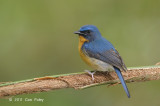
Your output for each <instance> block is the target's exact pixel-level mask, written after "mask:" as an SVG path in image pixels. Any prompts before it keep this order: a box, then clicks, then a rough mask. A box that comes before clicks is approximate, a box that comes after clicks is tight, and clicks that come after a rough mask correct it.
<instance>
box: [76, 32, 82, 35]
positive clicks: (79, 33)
mask: <svg viewBox="0 0 160 106" xmlns="http://www.w3.org/2000/svg"><path fill="white" fill-rule="evenodd" d="M74 34H78V35H82V34H83V33H81V32H80V31H76V32H74Z"/></svg>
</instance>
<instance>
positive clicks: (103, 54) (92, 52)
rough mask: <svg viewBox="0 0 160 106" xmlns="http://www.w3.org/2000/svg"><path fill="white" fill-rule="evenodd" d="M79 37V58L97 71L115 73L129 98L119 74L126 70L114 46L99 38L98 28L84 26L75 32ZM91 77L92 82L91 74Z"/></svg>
mask: <svg viewBox="0 0 160 106" xmlns="http://www.w3.org/2000/svg"><path fill="white" fill-rule="evenodd" d="M75 34H78V35H79V46H78V49H79V53H80V56H81V58H82V59H83V60H84V61H85V62H86V63H87V64H88V65H89V66H91V67H92V68H93V69H95V70H97V71H114V70H115V72H116V73H117V75H118V77H119V79H120V81H121V84H122V86H123V88H124V90H125V92H126V94H127V96H128V98H130V93H129V91H128V88H127V86H126V83H125V81H124V78H123V76H122V74H121V71H126V70H127V68H126V66H125V64H124V62H123V60H122V58H121V56H120V55H119V53H118V51H117V50H116V49H115V48H114V46H113V45H112V44H111V43H110V42H109V41H108V40H106V39H105V38H103V37H102V36H101V33H100V32H99V30H98V28H97V27H96V26H94V25H85V26H82V27H81V28H80V30H79V31H77V32H75ZM89 74H91V75H92V78H93V80H94V77H93V74H94V73H91V72H89Z"/></svg>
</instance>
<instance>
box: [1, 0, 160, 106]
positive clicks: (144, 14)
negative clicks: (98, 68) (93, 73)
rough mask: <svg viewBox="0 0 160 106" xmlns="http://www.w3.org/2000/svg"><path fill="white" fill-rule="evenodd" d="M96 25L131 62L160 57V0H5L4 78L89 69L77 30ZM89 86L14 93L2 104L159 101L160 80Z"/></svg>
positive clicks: (99, 105) (91, 105) (145, 104)
mask: <svg viewBox="0 0 160 106" xmlns="http://www.w3.org/2000/svg"><path fill="white" fill-rule="evenodd" d="M86 24H93V25H96V26H97V27H98V28H99V30H100V31H101V33H102V35H103V36H104V37H105V38H107V39H108V40H109V41H111V42H112V43H113V44H114V46H115V47H116V48H117V49H118V51H119V52H120V54H121V56H122V57H123V60H124V61H125V64H126V65H127V67H138V66H147V65H154V64H156V63H157V62H159V61H160V56H159V54H160V49H159V48H160V47H159V45H160V41H159V39H160V1H159V0H134V1H131V0H94V1H93V0H78V1H77V0H0V71H1V74H0V82H6V81H16V80H22V79H29V78H34V77H40V76H47V75H56V74H63V73H73V72H81V71H83V70H85V69H90V68H89V67H88V66H87V65H86V64H85V63H84V62H83V61H82V60H81V59H80V56H79V54H78V49H77V46H78V36H77V35H74V34H73V32H74V31H77V30H78V29H79V28H80V27H81V26H83V25H86ZM128 88H129V90H130V93H131V99H128V98H127V96H126V94H125V92H124V91H123V88H122V86H121V85H117V86H114V87H109V88H107V87H106V86H105V85H103V86H98V87H93V88H89V89H85V90H74V89H63V90H56V91H51V92H44V93H39V94H28V95H20V96H16V97H13V99H14V98H23V99H25V98H31V99H34V98H42V99H44V102H25V101H23V102H9V100H8V99H0V103H1V105H2V106H4V105H7V106H9V105H12V106H19V105H23V106H28V105H30V106H44V105H45V106H51V105H52V106H135V105H137V106H140V105H141V106H151V105H153V106H160V101H159V98H160V91H159V89H160V81H150V82H144V83H132V84H128Z"/></svg>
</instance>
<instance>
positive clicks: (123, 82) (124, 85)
mask: <svg viewBox="0 0 160 106" xmlns="http://www.w3.org/2000/svg"><path fill="white" fill-rule="evenodd" d="M114 69H115V71H116V73H117V75H118V77H119V79H120V81H121V84H122V86H123V88H124V90H125V92H126V94H127V96H128V98H130V94H129V91H128V88H127V85H126V83H125V81H124V79H123V76H122V74H121V71H120V70H119V69H118V68H116V67H114Z"/></svg>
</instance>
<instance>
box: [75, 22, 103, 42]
mask: <svg viewBox="0 0 160 106" xmlns="http://www.w3.org/2000/svg"><path fill="white" fill-rule="evenodd" d="M74 33H75V34H78V35H79V36H80V37H83V38H85V39H86V40H87V41H89V42H90V41H93V40H95V39H98V38H101V34H100V32H99V30H98V28H97V27H96V26H94V25H85V26H82V27H81V28H80V30H79V31H76V32H74Z"/></svg>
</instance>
